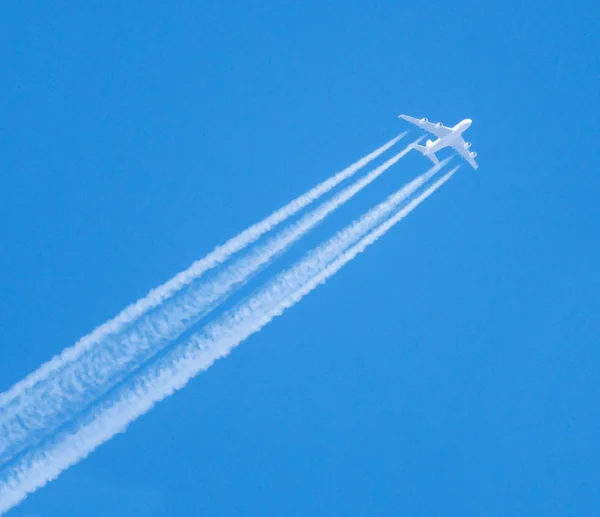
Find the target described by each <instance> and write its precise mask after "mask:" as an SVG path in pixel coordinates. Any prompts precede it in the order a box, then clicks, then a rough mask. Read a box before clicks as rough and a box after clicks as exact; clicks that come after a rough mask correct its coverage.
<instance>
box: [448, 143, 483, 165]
mask: <svg viewBox="0 0 600 517" xmlns="http://www.w3.org/2000/svg"><path fill="white" fill-rule="evenodd" d="M452 148H453V149H454V150H455V151H456V152H457V153H458V154H460V155H461V156H462V157H463V158H464V159H465V160H466V161H467V162H468V164H469V165H470V166H471V167H473V168H474V169H477V167H479V165H477V162H476V161H475V156H477V153H474V152H471V151H470V150H469V149H468V148H466V147H465V141H464V139H463V138H462V137H460V138H459V139H458V140H457V141H456V142H455V143H454V144H452Z"/></svg>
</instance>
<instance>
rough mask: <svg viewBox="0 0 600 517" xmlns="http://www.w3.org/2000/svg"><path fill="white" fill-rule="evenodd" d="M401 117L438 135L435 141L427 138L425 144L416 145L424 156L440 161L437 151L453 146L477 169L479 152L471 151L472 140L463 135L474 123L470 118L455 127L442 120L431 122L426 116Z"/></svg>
mask: <svg viewBox="0 0 600 517" xmlns="http://www.w3.org/2000/svg"><path fill="white" fill-rule="evenodd" d="M399 117H400V118H401V119H404V120H406V121H407V122H410V123H411V124H414V125H415V126H419V127H420V128H421V129H424V130H425V131H427V132H429V133H431V134H432V135H435V136H437V137H438V138H437V140H436V141H435V142H432V141H431V140H427V142H426V143H425V145H424V146H423V145H415V146H414V147H415V149H417V150H418V151H419V152H421V153H422V154H423V156H427V158H429V159H430V160H431V161H432V162H433V163H439V160H438V157H437V156H436V155H435V153H437V152H438V151H439V150H441V149H443V148H444V147H452V148H453V149H454V150H455V151H456V152H457V153H458V154H460V155H461V156H462V157H463V158H464V159H465V160H467V162H468V163H469V165H470V166H471V167H473V168H474V169H477V167H478V165H477V162H475V157H476V156H477V153H476V152H473V151H469V148H470V147H471V142H465V140H464V138H463V137H462V134H463V132H464V131H466V130H467V129H468V128H469V126H470V125H471V124H472V123H473V121H472V120H471V119H470V118H466V119H464V120H462V121H460V122H459V123H458V124H456V125H455V126H454V127H446V126H444V125H443V124H442V123H441V122H438V123H437V124H434V123H432V122H429V121H428V120H427V119H426V118H421V119H418V118H414V117H409V116H408V115H399Z"/></svg>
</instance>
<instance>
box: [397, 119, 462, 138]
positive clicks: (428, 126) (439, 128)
mask: <svg viewBox="0 0 600 517" xmlns="http://www.w3.org/2000/svg"><path fill="white" fill-rule="evenodd" d="M400 118H401V119H404V120H406V121H407V122H410V123H411V124H414V125H415V126H419V127H420V128H421V129H424V130H425V131H428V132H429V133H431V134H432V135H435V136H437V137H438V138H442V137H444V136H446V135H449V134H450V133H452V130H451V129H450V128H449V127H446V126H444V125H443V124H442V123H441V122H438V123H437V124H434V123H433V122H429V121H428V120H427V119H426V118H414V117H409V116H408V115H400Z"/></svg>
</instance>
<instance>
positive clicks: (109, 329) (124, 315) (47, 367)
mask: <svg viewBox="0 0 600 517" xmlns="http://www.w3.org/2000/svg"><path fill="white" fill-rule="evenodd" d="M405 135H406V132H404V133H402V134H401V135H399V136H397V137H395V138H393V139H391V140H390V141H389V142H387V143H386V144H384V145H382V146H381V147H379V148H378V149H376V150H375V151H373V152H372V153H370V154H368V155H367V156H365V157H364V158H361V159H360V160H358V161H357V162H355V163H353V164H352V165H350V166H348V167H347V168H346V169H344V170H342V171H341V172H338V173H337V174H335V175H333V176H331V177H330V178H328V179H327V180H325V181H323V182H322V183H320V184H319V185H317V186H316V187H314V188H312V189H310V190H309V191H308V192H306V193H304V194H302V195H301V196H299V197H297V198H296V199H294V200H293V201H291V202H289V203H288V204H287V205H285V206H284V207H282V208H280V209H279V210H277V211H275V212H273V213H272V214H271V215H269V216H268V217H266V218H265V219H263V220H262V221H260V222H258V223H256V224H254V225H252V226H250V227H249V228H247V229H246V230H244V231H242V232H241V233H239V234H238V235H237V236H235V237H233V238H232V239H230V240H229V241H227V242H226V243H225V244H223V245H221V246H218V247H217V248H215V249H214V250H213V251H212V252H211V253H209V254H208V255H206V256H205V257H204V258H202V259H200V260H198V261H196V262H194V263H193V264H192V265H191V266H190V267H189V268H188V269H186V270H185V271H182V272H180V273H178V274H177V275H175V276H174V277H173V278H172V279H170V280H169V281H167V282H166V283H165V284H163V285H161V286H160V287H157V288H155V289H152V290H151V291H150V292H149V293H148V294H147V295H146V296H145V297H143V298H141V299H139V300H138V301H137V302H135V303H133V304H131V305H129V306H128V307H126V308H125V309H124V310H123V311H121V312H120V313H119V314H118V315H117V316H116V317H115V318H113V319H111V320H109V321H107V322H105V323H103V324H102V325H100V326H99V327H97V328H96V329H94V330H93V331H92V332H91V333H90V334H88V335H86V336H84V337H83V338H81V339H80V340H79V341H78V342H77V343H75V345H73V346H71V347H69V348H67V349H65V350H64V351H63V352H62V353H61V354H60V355H58V356H56V357H54V358H53V359H51V360H50V361H48V362H47V363H45V364H44V365H42V366H41V367H40V368H38V369H37V370H36V371H35V372H33V373H31V374H30V375H28V376H27V377H25V378H24V379H23V380H21V381H20V382H18V383H16V384H15V385H14V386H12V387H11V388H10V389H9V390H8V391H6V392H4V393H2V394H0V415H1V414H2V408H3V407H5V406H6V405H8V404H10V403H11V401H13V400H14V399H17V398H19V397H21V396H22V395H23V393H24V392H25V390H27V389H28V388H30V387H31V386H34V385H35V384H36V383H37V382H39V381H40V380H42V379H44V378H45V377H46V376H47V375H48V374H49V373H50V372H52V371H53V370H55V369H56V368H58V367H60V365H61V364H63V363H64V362H65V361H73V360H75V359H76V358H77V357H78V356H79V355H81V354H82V353H83V352H85V351H86V350H88V349H89V348H90V347H91V346H94V345H95V344H96V343H97V342H98V341H100V340H102V339H105V338H107V337H108V336H110V335H111V334H114V333H117V332H119V331H121V330H122V329H123V328H125V327H126V326H127V325H128V324H130V323H131V322H132V321H134V320H135V319H136V318H138V317H139V316H141V315H142V314H144V313H145V312H147V311H148V310H150V309H152V308H154V307H156V306H158V305H159V304H161V303H162V302H163V301H164V300H165V299H167V298H169V297H170V296H172V295H173V294H175V293H176V292H177V291H179V290H180V289H182V288H183V287H184V286H186V285H188V284H189V283H190V282H192V281H193V280H195V279H196V278H198V277H199V276H200V275H202V274H203V273H204V272H206V271H207V270H209V269H211V268H213V267H215V266H217V265H219V264H221V263H222V262H224V261H225V260H227V259H228V258H229V257H230V256H232V255H233V254H235V253H237V252H239V251H241V250H242V249H244V248H245V247H247V246H248V245H249V244H252V243H253V242H255V241H256V240H257V239H259V238H260V237H261V236H262V235H264V234H265V233H266V232H268V231H270V230H272V229H273V228H274V227H276V226H277V225H279V224H281V223H282V222H284V221H285V220H286V219H288V218H289V217H291V216H293V215H294V214H296V213H298V212H299V211H301V210H302V209H304V208H305V207H306V206H308V205H309V204H311V203H312V202H313V201H316V200H317V199H318V198H320V197H321V196H323V195H324V194H326V193H327V192H329V191H330V190H332V189H333V188H335V187H336V186H337V185H339V184H340V183H341V182H342V181H344V180H346V179H348V178H350V177H351V176H352V175H354V174H355V173H356V172H358V171H359V170H360V169H362V168H363V167H364V166H365V165H367V164H368V163H369V162H371V161H373V160H374V159H376V158H377V157H379V156H380V155H381V154H383V153H384V152H385V151H387V150H388V149H389V148H390V147H392V146H393V145H394V144H396V143H397V142H398V141H399V140H400V139H402V138H403V137H404V136H405Z"/></svg>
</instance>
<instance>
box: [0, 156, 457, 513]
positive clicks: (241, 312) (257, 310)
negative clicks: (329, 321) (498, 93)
mask: <svg viewBox="0 0 600 517" xmlns="http://www.w3.org/2000/svg"><path fill="white" fill-rule="evenodd" d="M457 168H458V167H455V168H454V169H453V170H451V171H450V172H449V173H447V174H446V175H445V176H443V177H442V178H441V179H440V180H438V181H437V182H435V183H434V184H433V185H431V186H430V187H429V188H427V189H426V190H425V191H423V192H422V193H421V194H420V195H418V196H416V197H415V198H413V199H412V200H411V201H410V202H408V203H407V204H406V205H405V206H404V207H402V208H400V209H399V210H398V207H399V204H398V203H397V202H396V203H395V200H396V199H398V198H399V197H401V196H400V192H398V193H396V194H394V195H393V196H391V197H390V198H388V199H387V200H386V201H385V202H384V203H382V204H380V205H378V206H377V207H376V208H374V209H372V210H371V211H369V212H368V213H367V214H365V215H364V216H363V217H362V218H361V219H360V220H358V221H357V222H355V223H353V224H351V225H349V226H348V227H346V228H345V229H344V230H342V231H341V232H339V233H338V234H336V235H335V236H334V237H333V238H331V239H330V240H329V241H328V242H327V243H326V244H324V245H322V246H319V247H318V248H317V249H316V250H314V251H313V252H312V253H310V254H309V255H308V256H307V257H306V258H304V259H302V260H301V261H300V262H299V263H297V264H296V265H295V266H293V267H292V268H290V269H289V270H287V271H285V272H283V273H281V274H280V275H278V276H277V277H276V278H275V279H274V280H273V281H271V282H270V283H269V284H268V285H267V287H266V288H264V289H262V290H261V291H259V292H258V293H257V294H256V295H254V296H252V297H251V298H250V299H248V300H247V301H245V302H243V303H241V304H240V305H239V306H238V307H237V308H236V309H235V310H233V311H229V312H228V313H226V314H225V315H224V316H223V317H221V318H220V319H219V320H217V321H216V322H215V323H212V324H209V325H208V326H207V327H206V329H205V330H204V331H203V332H202V333H200V334H198V335H195V336H193V337H192V338H191V339H190V340H189V341H188V342H187V343H185V345H183V346H181V347H177V348H176V349H175V350H174V351H173V353H171V354H168V355H167V356H165V357H163V358H161V359H160V360H158V361H156V364H155V365H152V366H151V367H150V368H148V371H147V372H145V373H144V374H143V375H140V376H138V377H136V378H135V379H133V381H132V383H131V385H130V386H127V387H126V388H125V390H124V391H123V392H122V393H120V394H119V396H118V398H116V400H113V401H111V402H107V401H105V402H103V403H101V404H99V406H100V407H99V408H96V409H95V410H92V411H91V414H90V415H88V416H87V418H85V419H82V420H81V421H80V425H79V427H78V428H77V429H76V430H75V432H74V433H71V434H69V433H62V435H60V436H57V437H56V438H55V439H54V440H51V441H49V442H48V443H46V444H45V445H44V447H43V448H42V449H41V450H36V451H31V452H29V453H26V454H25V455H23V456H22V457H21V458H19V460H18V462H16V463H17V464H16V465H13V466H12V467H10V468H9V469H6V470H5V472H4V473H2V476H1V481H0V513H3V512H6V511H8V510H9V509H11V508H13V507H14V506H16V505H17V504H19V503H20V502H21V501H22V500H23V499H24V498H25V497H27V494H29V493H31V492H33V491H35V490H37V489H38V488H40V487H42V486H43V485H45V484H46V483H48V482H49V481H51V480H52V479H54V478H56V477H57V476H58V475H60V473H61V472H63V471H64V470H65V469H67V468H69V467H70V466H71V465H73V464H75V463H77V462H79V461H81V460H82V459H84V458H85V457H87V456H88V455H89V454H90V453H91V452H92V451H93V450H94V449H95V448H97V447H98V446H99V445H101V444H102V443H104V442H105V441H107V440H109V439H111V438H112V437H113V436H115V435H116V434H118V433H120V432H123V431H125V429H126V428H127V426H128V425H129V424H130V423H131V422H133V421H134V420H135V419H137V418H138V417H140V416H141V415H143V414H144V413H146V412H147V411H149V410H150V409H151V408H152V407H153V406H154V405H155V404H156V403H157V402H159V401H160V400H163V399H164V398H166V397H168V396H169V395H171V394H172V393H174V392H175V391H177V390H179V389H181V388H183V387H184V386H185V385H186V384H187V383H188V382H189V380H190V379H192V378H193V377H194V376H196V375H197V374H198V373H199V372H201V371H203V370H205V369H207V368H208V367H209V366H210V365H211V364H212V363H213V362H214V361H216V360H217V359H219V358H221V357H224V356H226V355H228V354H229V353H230V352H231V350H233V349H234V348H235V347H236V346H237V345H239V344H240V343H241V342H242V341H244V340H245V339H246V338H248V337H249V336H250V335H252V334H254V333H256V332H258V331H259V330H260V329H262V328H263V327H264V326H265V325H267V324H268V323H269V322H270V321H271V320H273V319H274V318H275V317H276V316H279V315H281V314H282V313H283V312H284V311H285V310H286V309H288V308H290V307H292V306H293V305H295V304H296V303H297V302H298V301H300V300H301V299H302V298H303V297H304V296H306V295H307V294H308V293H310V292H311V291H312V290H313V289H315V288H316V287H317V286H318V285H319V284H321V283H324V282H325V281H326V280H327V279H328V278H329V277H331V276H332V275H333V274H335V273H336V272H337V271H339V269H341V268H342V267H343V266H344V265H345V264H346V263H348V262H349V261H350V260H352V259H353V258H354V257H356V255H358V254H359V253H361V252H362V251H364V250H365V249H366V248H367V247H368V246H369V245H371V244H373V243H374V242H375V241H376V240H377V239H379V238H380V237H381V236H382V235H384V234H385V233H386V232H387V231H388V230H389V229H390V228H392V226H394V225H395V224H397V223H398V222H399V221H401V220H402V219H403V218H404V217H406V216H407V215H408V214H409V213H410V212H411V211H412V210H414V209H415V208H416V207H417V206H418V205H419V204H420V203H422V202H423V201H424V200H425V199H427V198H428V197H429V196H430V195H431V194H433V192H435V191H436V190H437V189H438V188H439V187H440V186H442V185H443V184H444V183H445V182H446V181H448V180H449V179H450V177H451V176H452V175H453V174H454V172H455V171H456V169H457ZM394 211H396V213H395V214H394V215H392V216H391V217H389V215H390V214H393V213H394ZM386 217H388V218H387V220H385V218H386ZM382 220H383V222H382ZM373 228H375V229H373Z"/></svg>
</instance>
